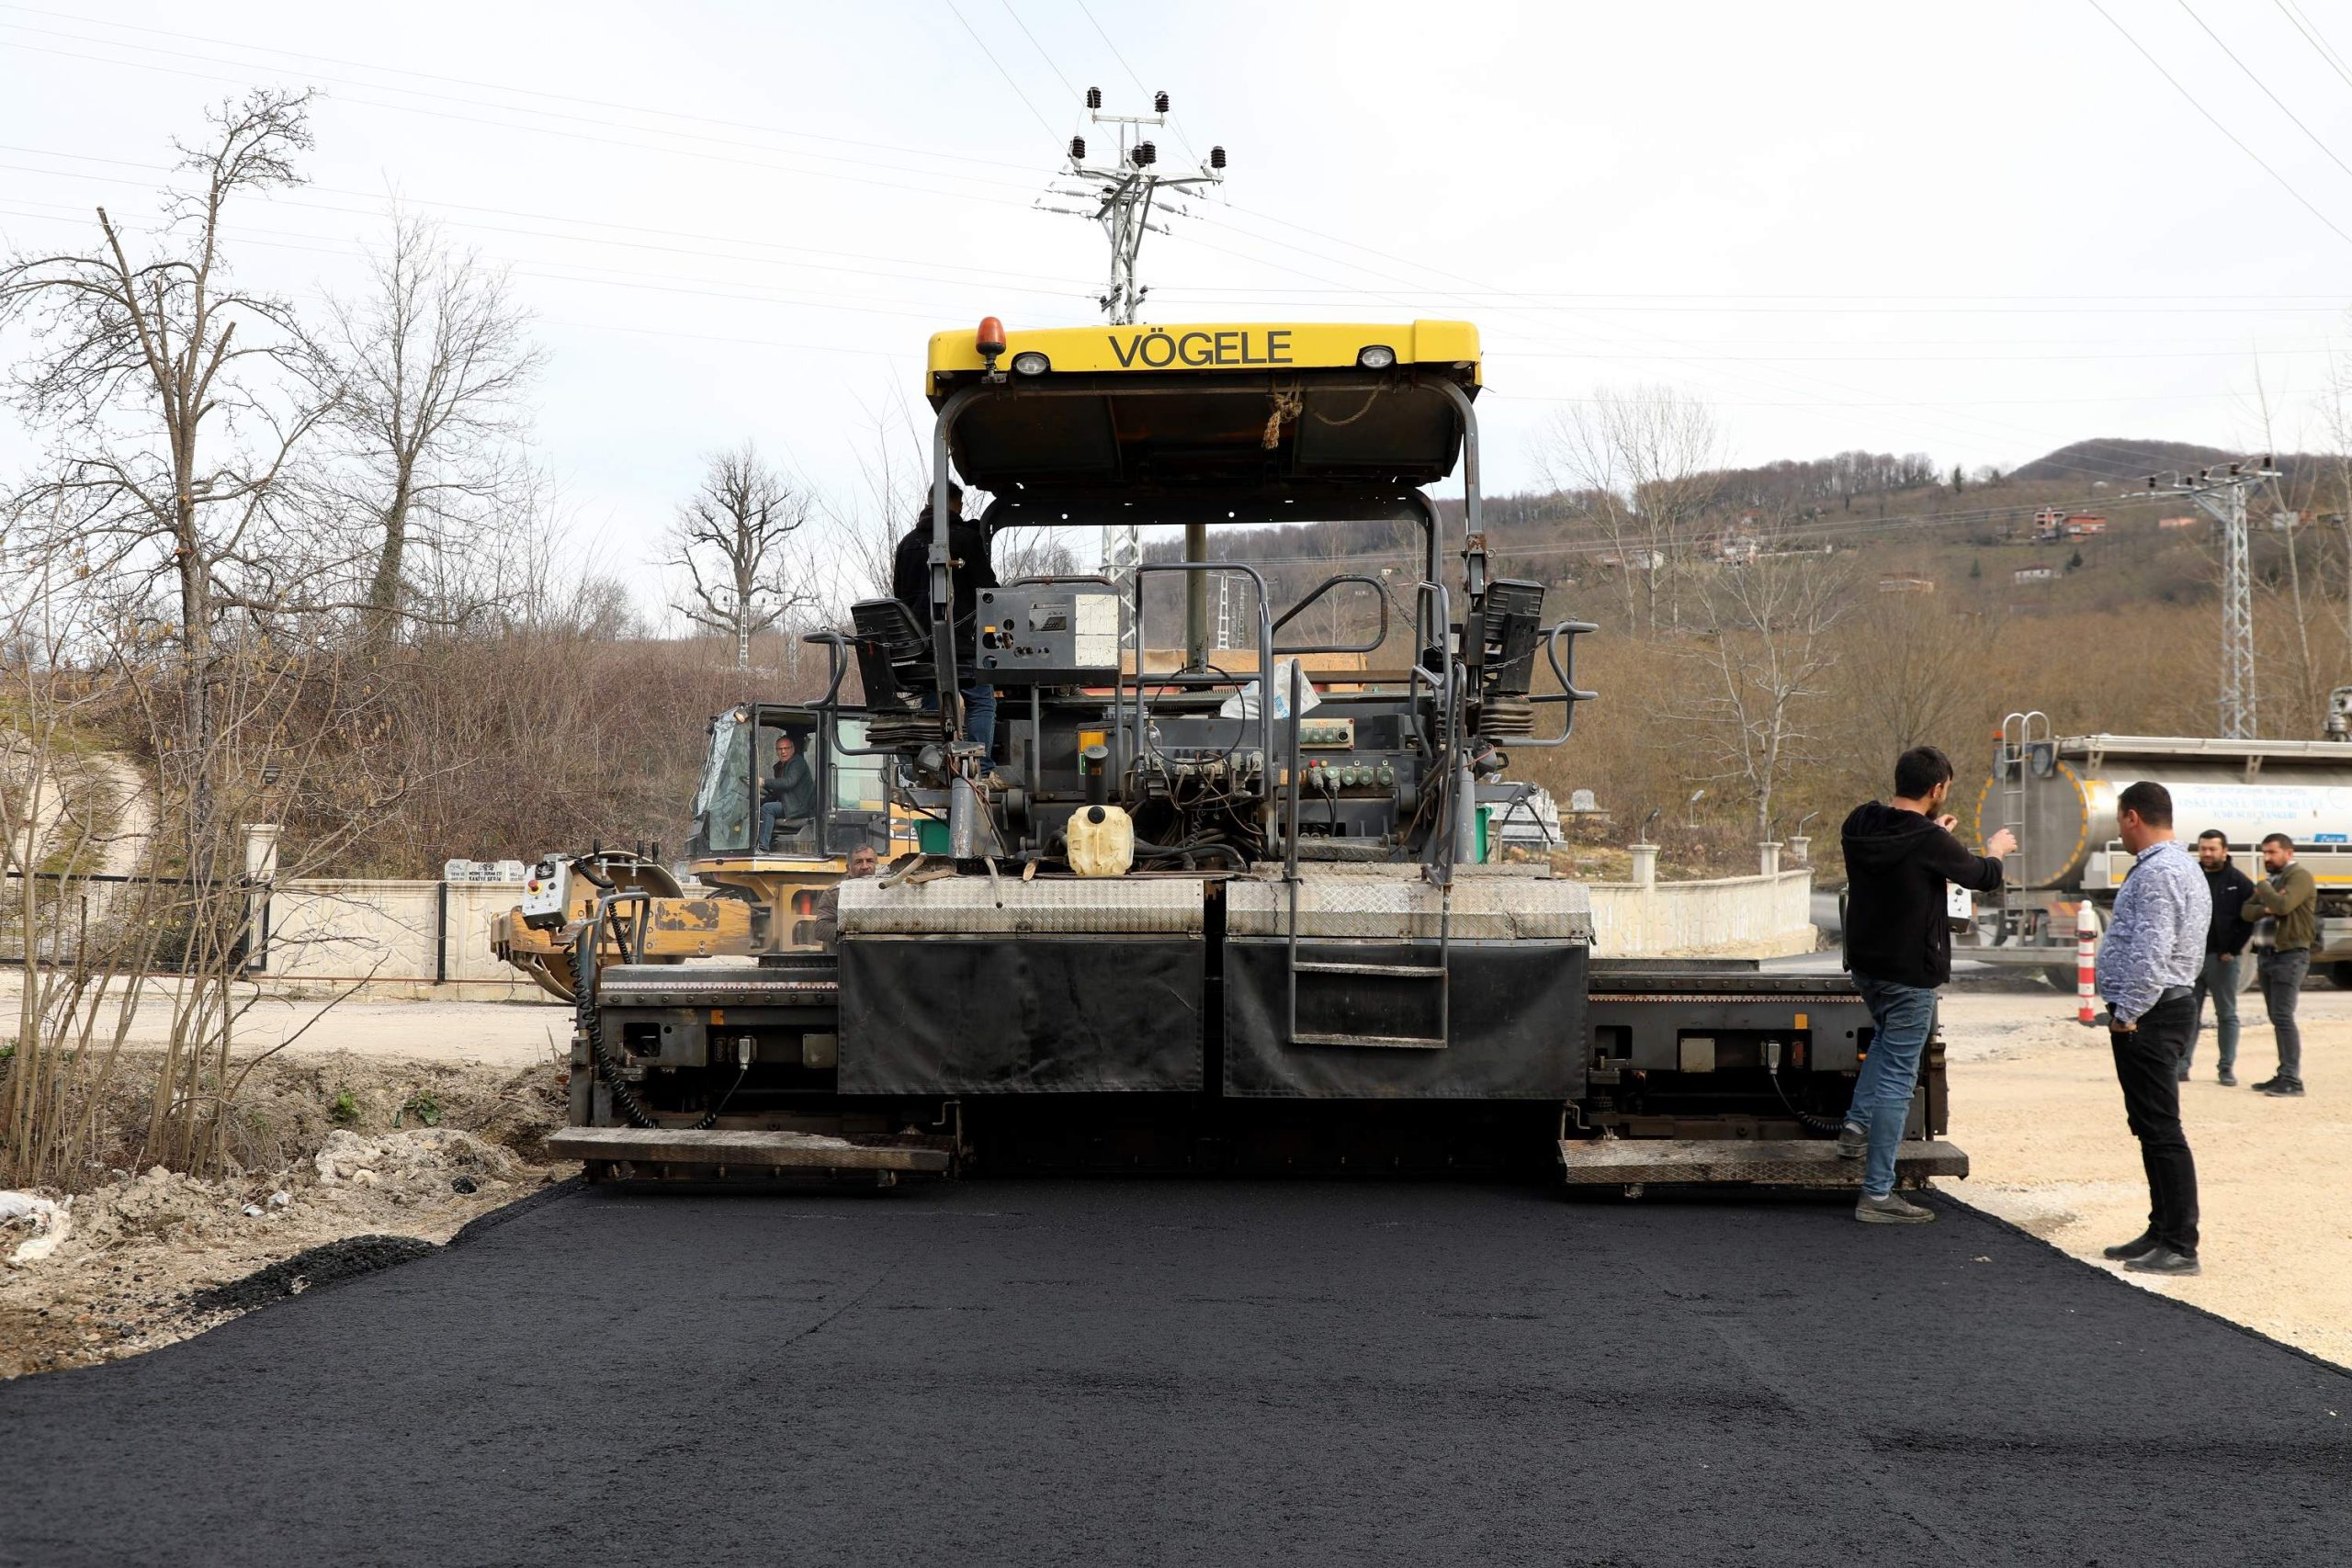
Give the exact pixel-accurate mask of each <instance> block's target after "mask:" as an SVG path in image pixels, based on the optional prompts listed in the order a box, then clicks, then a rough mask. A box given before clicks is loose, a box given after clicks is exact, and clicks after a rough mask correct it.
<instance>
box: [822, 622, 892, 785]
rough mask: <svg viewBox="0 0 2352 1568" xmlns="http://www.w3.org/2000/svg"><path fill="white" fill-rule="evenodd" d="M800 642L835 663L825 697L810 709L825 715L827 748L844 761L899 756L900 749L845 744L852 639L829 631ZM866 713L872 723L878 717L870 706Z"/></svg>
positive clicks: (826, 686) (832, 663)
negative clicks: (845, 681)
mask: <svg viewBox="0 0 2352 1568" xmlns="http://www.w3.org/2000/svg"><path fill="white" fill-rule="evenodd" d="M800 640H801V641H803V642H809V643H815V644H817V645H818V646H819V647H820V648H822V649H824V650H825V657H826V659H827V660H829V661H830V662H831V667H832V669H831V677H830V678H829V679H828V680H827V681H826V682H825V694H824V695H823V696H821V697H820V698H819V699H817V701H815V702H813V703H810V704H809V707H810V708H812V709H814V710H815V711H817V712H818V713H821V714H823V715H824V716H825V717H826V728H825V742H826V744H827V745H829V746H831V748H832V750H834V751H835V752H836V753H838V754H839V755H841V756H844V757H895V756H897V755H898V749H897V748H896V747H892V746H850V745H845V744H843V742H842V728H841V724H842V710H841V701H840V697H841V689H842V676H844V675H846V674H848V673H849V660H848V649H849V638H847V637H843V636H842V634H841V633H839V632H837V631H833V630H831V629H827V630H825V631H820V632H810V633H809V634H808V635H807V636H805V637H802V638H801V639H800ZM865 713H866V716H867V719H868V720H869V721H871V719H872V717H873V715H874V709H873V707H872V706H871V705H868V706H867V708H866V710H865Z"/></svg>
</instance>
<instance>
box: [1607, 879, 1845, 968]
mask: <svg viewBox="0 0 2352 1568" xmlns="http://www.w3.org/2000/svg"><path fill="white" fill-rule="evenodd" d="M1592 928H1593V940H1592V950H1593V955H1594V956H1595V957H1597V958H1699V957H1709V958H1781V957H1785V956H1787V955H1788V954H1791V953H1811V952H1812V951H1813V950H1814V945H1815V939H1816V938H1817V936H1818V934H1819V933H1818V932H1817V931H1815V928H1814V924H1813V873H1812V872H1810V871H1782V872H1776V873H1774V874H1771V875H1769V876H1726V877H1720V878H1717V879H1714V880H1712V881H1706V882H1652V883H1649V884H1647V885H1644V884H1641V883H1633V882H1596V883H1594V884H1592Z"/></svg>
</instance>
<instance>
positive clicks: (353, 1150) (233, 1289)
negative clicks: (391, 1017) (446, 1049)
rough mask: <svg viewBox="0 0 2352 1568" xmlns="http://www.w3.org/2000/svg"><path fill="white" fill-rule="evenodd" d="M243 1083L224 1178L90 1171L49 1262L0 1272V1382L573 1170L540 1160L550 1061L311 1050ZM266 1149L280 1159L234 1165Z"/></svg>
mask: <svg viewBox="0 0 2352 1568" xmlns="http://www.w3.org/2000/svg"><path fill="white" fill-rule="evenodd" d="M247 1089H248V1093H247V1094H246V1095H244V1096H241V1097H240V1099H239V1102H238V1107H239V1115H240V1119H241V1125H242V1127H243V1130H244V1145H243V1146H244V1149H245V1150H246V1159H241V1160H240V1161H239V1162H238V1163H239V1165H240V1167H241V1168H240V1169H238V1170H237V1171H236V1172H235V1173H234V1174H232V1175H230V1176H227V1177H224V1178H222V1179H217V1180H199V1179H195V1178H192V1177H189V1176H187V1175H185V1174H182V1173H178V1172H174V1171H169V1170H165V1169H164V1168H162V1167H160V1166H158V1167H154V1168H150V1169H148V1170H146V1171H144V1172H141V1173H136V1174H134V1173H132V1172H130V1171H123V1170H117V1171H113V1172H108V1173H105V1174H104V1175H103V1178H102V1179H99V1180H97V1181H96V1182H95V1183H94V1184H92V1185H90V1186H89V1187H88V1188H87V1189H86V1190H83V1191H81V1192H78V1193H76V1194H74V1196H73V1201H72V1203H71V1206H70V1208H68V1209H67V1210H66V1213H67V1215H68V1216H69V1224H68V1226H67V1229H66V1234H65V1236H64V1239H63V1240H62V1242H61V1243H60V1244H59V1245H58V1246H57V1247H56V1248H55V1249H54V1250H53V1251H52V1252H51V1254H50V1256H49V1257H48V1258H45V1259H43V1260H41V1261H40V1263H38V1264H35V1265H30V1266H28V1267H24V1268H0V1377H11V1376H15V1375H17V1374H18V1373H21V1372H26V1371H45V1370H49V1369H51V1368H59V1367H69V1366H79V1365H85V1364H87V1363H89V1362H92V1361H98V1360H107V1359H115V1358H118V1357H120V1356H125V1355H132V1354H136V1353H138V1352H140V1351H142V1350H147V1349H152V1348H154V1347H156V1346H159V1345H164V1344H169V1343H171V1342H172V1341H173V1340H175V1339H180V1338H184V1337H187V1336H188V1335H189V1334H192V1333H196V1332H198V1331H200V1330H201V1329H203V1328H206V1327H209V1326H210V1325H213V1324H215V1323H218V1322H220V1321H221V1320H222V1319H223V1317H224V1316H226V1315H230V1314H235V1313H237V1312H242V1311H245V1310H248V1309H250V1308H251V1307H254V1306H256V1305H260V1304H262V1303H266V1302H269V1301H274V1300H277V1299H279V1298H281V1297H283V1296H286V1295H288V1294H291V1293H294V1292H297V1291H300V1290H303V1289H315V1288H317V1287H318V1286H320V1285H322V1284H325V1283H329V1282H333V1281H335V1280H343V1279H346V1278H350V1277H352V1276H353V1275H355V1274H358V1273H364V1272H367V1271H368V1270H369V1269H376V1268H381V1267H384V1266H386V1265H387V1264H389V1263H391V1262H397V1261H402V1260H404V1259H405V1258H409V1257H412V1256H414V1255H416V1254H417V1253H419V1252H421V1251H425V1250H430V1249H431V1248H432V1247H435V1246H438V1245H440V1244H442V1243H445V1242H447V1240H448V1239H449V1238H450V1237H451V1236H452V1235H455V1234H457V1232H458V1231H459V1230H460V1229H462V1228H463V1227H464V1226H465V1225H466V1224H469V1222H471V1221H473V1220H475V1219H476V1218H478V1217H480V1216H481V1215H482V1214H485V1213H490V1212H491V1211H492V1210H494V1209H497V1208H499V1207H501V1206H502V1205H503V1204H507V1203H511V1202H513V1201H515V1200H517V1199H519V1198H522V1197H525V1196H526V1195H528V1194H530V1193H532V1192H535V1191H537V1190H541V1189H542V1188H543V1187H544V1186H545V1185H546V1184H547V1183H548V1182H551V1181H554V1180H556V1179H560V1177H562V1176H565V1175H568V1174H570V1173H571V1170H572V1169H573V1168H572V1167H569V1166H565V1167H555V1166H550V1165H549V1164H548V1163H547V1162H546V1160H545V1155H544V1148H543V1145H542V1140H543V1139H544V1138H545V1136H546V1134H548V1132H550V1131H552V1130H553V1129H554V1128H555V1127H557V1126H559V1125H560V1124H561V1122H562V1117H563V1106H564V1090H563V1085H562V1081H561V1074H560V1069H559V1068H558V1067H556V1066H553V1065H552V1064H550V1065H548V1066H544V1067H540V1068H535V1069H532V1070H530V1071H527V1072H522V1073H514V1072H508V1071H504V1070H502V1069H494V1068H481V1067H475V1068H467V1067H464V1066H451V1065H447V1064H439V1063H434V1064H422V1063H407V1062H400V1061H385V1060H380V1059H360V1058H345V1057H334V1056H322V1057H316V1058H309V1059H305V1060H302V1061H299V1062H295V1063H289V1064H283V1065H280V1064H278V1063H276V1062H270V1063H266V1064H264V1066H263V1067H262V1068H261V1069H257V1070H256V1072H255V1074H254V1077H252V1078H251V1079H249V1080H248V1084H247ZM420 1123H423V1124H420ZM265 1148H266V1149H267V1150H268V1151H270V1152H271V1153H272V1154H274V1155H275V1156H278V1157H277V1158H276V1159H275V1160H274V1161H273V1162H272V1163H271V1164H269V1165H267V1166H266V1167H263V1168H254V1165H253V1164H251V1163H247V1160H249V1159H250V1158H251V1156H252V1155H253V1154H254V1153H257V1152H259V1151H260V1150H262V1149H265ZM57 1196H59V1197H61V1198H62V1196H63V1195H62V1194H59V1195H57Z"/></svg>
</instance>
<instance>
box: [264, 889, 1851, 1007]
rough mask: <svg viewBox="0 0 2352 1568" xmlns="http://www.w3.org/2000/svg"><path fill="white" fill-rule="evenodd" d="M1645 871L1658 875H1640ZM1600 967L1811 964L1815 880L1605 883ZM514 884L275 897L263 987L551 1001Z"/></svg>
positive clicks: (1596, 927)
mask: <svg viewBox="0 0 2352 1568" xmlns="http://www.w3.org/2000/svg"><path fill="white" fill-rule="evenodd" d="M1636 869H1637V871H1639V870H1643V869H1648V868H1646V867H1637V868H1636ZM1589 886H1590V887H1591V893H1592V923H1593V952H1594V954H1595V955H1596V956H1598V957H1602V958H1696V957H1719V958H1778V957H1782V956H1785V955H1787V954H1791V953H1811V952H1812V951H1813V950H1814V946H1815V936H1816V933H1815V930H1814V926H1813V916H1812V899H1813V874H1812V873H1811V872H1810V871H1783V872H1778V873H1775V874H1772V875H1770V876H1761V875H1759V876H1726V877H1719V878H1713V879H1710V880H1707V881H1702V882H1660V881H1657V880H1656V879H1655V873H1654V871H1653V873H1652V876H1651V878H1650V879H1649V880H1647V881H1646V882H1596V883H1592V884H1590V885H1589ZM522 895H523V889H522V885H521V884H519V883H512V882H400V881H390V880H373V879H366V878H358V877H341V878H318V879H310V880H303V881H298V882H289V883H286V884H283V885H281V886H278V887H277V889H276V890H275V891H274V892H273V893H272V894H271V895H270V897H269V899H268V901H267V910H266V914H265V915H264V916H263V921H264V931H263V934H264V941H263V942H262V944H261V951H260V953H259V955H258V959H259V961H258V962H257V963H255V964H254V965H253V966H252V967H251V968H250V969H249V970H248V971H247V973H248V974H249V975H250V976H252V977H253V978H254V979H256V980H261V981H264V982H277V983H281V984H286V985H293V986H300V987H317V988H321V989H327V988H333V987H343V986H348V985H351V984H353V983H355V982H358V981H366V982H367V983H368V992H369V994H371V995H378V996H382V995H402V994H407V995H415V996H426V997H464V998H493V999H494V998H532V997H538V996H542V995H544V994H545V993H543V992H541V991H540V990H539V988H538V987H537V986H535V985H533V984H532V983H531V981H530V980H529V979H528V978H526V976H523V975H522V974H521V973H519V972H518V971H516V970H515V969H512V968H510V967H508V966H507V965H506V964H502V963H500V962H499V961H498V960H497V959H495V958H493V957H492V956H491V952H490V931H491V927H492V923H493V922H494V921H496V920H497V919H498V918H499V917H500V916H501V915H503V914H504V913H505V912H506V911H507V910H508V909H510V908H514V906H515V904H516V903H517V902H519V901H520V900H521V898H522Z"/></svg>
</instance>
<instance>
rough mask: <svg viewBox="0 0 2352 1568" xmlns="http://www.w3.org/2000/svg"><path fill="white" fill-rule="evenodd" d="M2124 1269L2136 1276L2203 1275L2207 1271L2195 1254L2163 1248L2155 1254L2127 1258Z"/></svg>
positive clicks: (2157, 1249)
mask: <svg viewBox="0 0 2352 1568" xmlns="http://www.w3.org/2000/svg"><path fill="white" fill-rule="evenodd" d="M2123 1267H2125V1268H2126V1269H2131V1272H2133V1273H2134V1274H2201V1273H2203V1272H2204V1271H2205V1270H2204V1269H2202V1268H2201V1267H2199V1264H2198V1261H2197V1255H2196V1254H2195V1253H2192V1252H2175V1251H2174V1250H2173V1249H2172V1248H2171V1247H2161V1246H2160V1247H2157V1248H2156V1249H2155V1250H2154V1252H2150V1253H2145V1254H2143V1255H2142V1256H2141V1257H2138V1258H2125V1259H2124V1260H2123Z"/></svg>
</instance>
